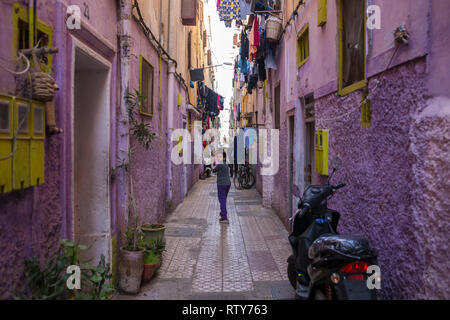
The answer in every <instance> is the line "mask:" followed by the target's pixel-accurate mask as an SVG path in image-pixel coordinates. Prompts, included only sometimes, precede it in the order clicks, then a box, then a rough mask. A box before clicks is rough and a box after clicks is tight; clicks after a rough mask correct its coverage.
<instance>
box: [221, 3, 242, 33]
mask: <svg viewBox="0 0 450 320" xmlns="http://www.w3.org/2000/svg"><path fill="white" fill-rule="evenodd" d="M239 9H240V6H239V0H221V1H220V4H219V18H220V21H224V22H225V27H227V28H231V22H232V21H233V20H236V19H239V18H240V10H239Z"/></svg>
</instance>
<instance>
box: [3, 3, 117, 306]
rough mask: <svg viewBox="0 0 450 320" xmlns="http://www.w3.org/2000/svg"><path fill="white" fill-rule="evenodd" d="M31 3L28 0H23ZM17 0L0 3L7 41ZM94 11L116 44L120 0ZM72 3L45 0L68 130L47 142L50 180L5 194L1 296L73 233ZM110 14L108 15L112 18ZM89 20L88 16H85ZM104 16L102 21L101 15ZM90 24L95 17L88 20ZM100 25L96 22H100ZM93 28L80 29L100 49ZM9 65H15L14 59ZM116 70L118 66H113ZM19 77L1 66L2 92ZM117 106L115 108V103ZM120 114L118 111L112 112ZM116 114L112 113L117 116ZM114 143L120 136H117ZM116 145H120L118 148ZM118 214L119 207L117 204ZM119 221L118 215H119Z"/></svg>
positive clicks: (59, 111)
mask: <svg viewBox="0 0 450 320" xmlns="http://www.w3.org/2000/svg"><path fill="white" fill-rule="evenodd" d="M18 2H19V3H20V4H22V5H23V6H24V7H27V5H28V1H18ZM13 3H14V1H6V2H5V1H2V2H1V3H0V21H2V23H1V25H2V32H1V33H0V37H1V41H2V43H6V44H7V43H11V41H12V40H11V36H12V19H11V17H12V11H13V9H12V5H13ZM72 3H73V4H79V3H81V1H69V4H72ZM89 6H90V9H91V10H92V11H91V12H95V13H96V15H97V17H98V16H99V15H100V16H102V17H103V19H99V20H103V21H110V25H107V24H105V23H103V24H98V26H96V32H97V33H98V34H99V35H100V36H101V37H104V38H105V39H108V40H110V41H111V42H112V43H115V36H114V34H112V33H111V30H115V21H114V20H111V18H110V17H111V16H113V17H115V16H116V14H115V13H116V5H115V2H114V1H110V2H108V3H102V4H95V3H92V4H91V3H90V4H89ZM65 12H66V8H65V7H64V6H63V5H62V4H61V3H59V2H56V1H39V2H38V6H37V16H38V18H39V19H41V20H43V21H44V22H45V23H46V24H48V25H50V26H52V28H53V45H54V46H55V47H58V48H59V53H58V54H57V55H55V56H54V60H53V67H54V68H53V69H54V70H53V76H54V77H55V79H56V80H57V82H58V85H59V87H60V91H59V92H58V93H57V94H56V97H55V105H56V119H57V123H58V125H59V126H60V127H61V128H63V129H64V134H62V135H58V136H48V137H47V139H46V141H45V155H46V157H45V184H44V185H42V186H40V187H36V188H30V189H27V190H24V191H16V192H12V193H9V194H6V195H0V235H1V239H0V251H1V252H2V255H1V257H0V298H7V297H10V296H11V294H12V292H13V290H14V287H15V286H16V285H20V282H19V279H20V277H21V274H22V270H23V261H24V259H26V258H29V257H31V256H36V257H37V258H39V259H40V261H41V262H42V263H45V261H46V260H47V259H48V258H50V257H51V256H52V255H53V254H54V253H55V251H56V249H57V248H58V246H59V241H60V240H61V238H71V237H72V232H71V226H72V223H71V219H72V217H71V216H72V211H71V204H70V203H71V191H70V190H71V189H70V188H71V170H72V169H71V159H70V158H71V132H72V131H71V121H70V110H71V90H70V85H71V72H70V70H71V68H70V66H71V61H72V53H71V50H72V44H73V43H72V41H71V40H70V35H69V34H68V32H67V29H66V27H65V21H64V16H65ZM107 17H108V19H106V18H107ZM84 21H86V20H84ZM97 21H98V20H97ZM88 23H90V21H89V22H88ZM94 24H95V22H94ZM88 34H89V32H88V33H86V32H85V33H82V34H80V38H81V39H84V41H86V42H87V43H88V45H92V46H93V47H94V48H96V46H97V45H98V43H95V40H93V39H92V40H93V42H92V43H90V40H91V39H90V38H89V36H88V37H86V35H88ZM97 41H98V40H97ZM11 55H12V50H11V45H4V46H2V49H1V51H0V57H1V60H2V63H4V61H5V62H7V61H10V59H11V58H12V57H11ZM106 58H107V59H108V60H110V61H111V62H112V63H113V69H115V65H114V61H115V57H114V54H113V53H111V52H110V53H109V56H107V57H106ZM9 67H10V68H11V69H13V68H14V64H13V63H10V64H9ZM113 74H114V70H113ZM13 79H14V78H13V77H11V76H10V75H9V74H8V73H6V72H5V71H3V70H0V93H2V94H11V95H13V94H17V95H18V96H21V93H20V92H18V91H16V88H15V82H14V80H13ZM111 87H112V88H114V87H115V77H114V75H113V76H112V79H111ZM114 103H115V94H112V95H111V104H112V105H114ZM111 110H114V109H113V108H112V109H111ZM112 113H114V112H112ZM113 119H114V116H112V120H113ZM112 144H114V140H112ZM112 150H114V148H113V149H112ZM111 208H112V209H111V210H112V213H114V208H115V206H114V205H112V206H111ZM113 221H114V219H113Z"/></svg>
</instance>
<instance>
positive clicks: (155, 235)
mask: <svg viewBox="0 0 450 320" xmlns="http://www.w3.org/2000/svg"><path fill="white" fill-rule="evenodd" d="M141 230H142V234H143V237H144V240H145V241H153V240H160V241H164V233H165V231H166V226H165V225H163V224H144V225H142V226H141Z"/></svg>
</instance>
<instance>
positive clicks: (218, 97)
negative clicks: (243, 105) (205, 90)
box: [217, 95, 222, 110]
mask: <svg viewBox="0 0 450 320" xmlns="http://www.w3.org/2000/svg"><path fill="white" fill-rule="evenodd" d="M217 110H222V108H221V106H220V95H218V96H217Z"/></svg>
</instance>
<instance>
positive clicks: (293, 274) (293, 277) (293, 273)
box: [287, 257, 297, 290]
mask: <svg viewBox="0 0 450 320" xmlns="http://www.w3.org/2000/svg"><path fill="white" fill-rule="evenodd" d="M287 274H288V279H289V282H290V283H291V285H292V287H293V288H294V290H297V270H295V262H294V259H293V258H291V257H290V258H289V259H288V266H287Z"/></svg>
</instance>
